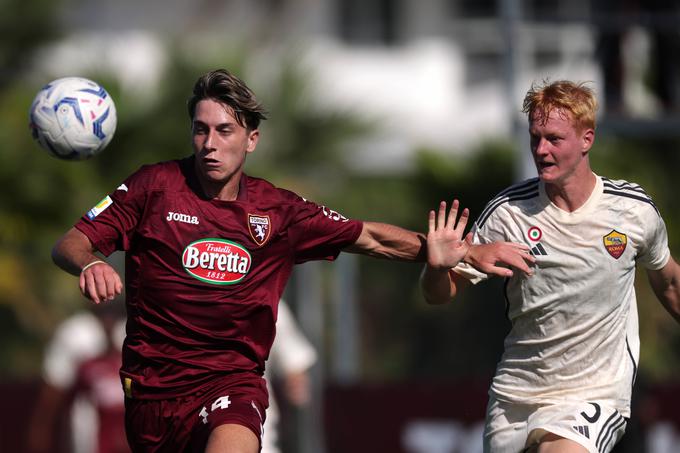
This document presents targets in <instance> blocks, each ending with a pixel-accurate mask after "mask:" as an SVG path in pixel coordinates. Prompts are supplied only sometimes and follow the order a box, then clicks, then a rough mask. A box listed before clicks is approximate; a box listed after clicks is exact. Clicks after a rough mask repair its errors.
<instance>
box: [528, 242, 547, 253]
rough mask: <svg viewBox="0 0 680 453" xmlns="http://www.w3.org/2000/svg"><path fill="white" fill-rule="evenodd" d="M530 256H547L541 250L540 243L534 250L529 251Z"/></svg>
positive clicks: (542, 249) (543, 250) (541, 245)
mask: <svg viewBox="0 0 680 453" xmlns="http://www.w3.org/2000/svg"><path fill="white" fill-rule="evenodd" d="M531 254H532V255H534V256H548V252H546V251H545V249H544V248H543V244H541V243H540V242H539V243H538V244H536V246H535V247H534V248H532V249H531Z"/></svg>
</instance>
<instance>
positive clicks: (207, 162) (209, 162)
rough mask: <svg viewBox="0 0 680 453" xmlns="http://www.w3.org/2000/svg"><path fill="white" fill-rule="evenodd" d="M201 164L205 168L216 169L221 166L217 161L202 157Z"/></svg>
mask: <svg viewBox="0 0 680 453" xmlns="http://www.w3.org/2000/svg"><path fill="white" fill-rule="evenodd" d="M201 162H202V163H203V166H204V167H206V168H218V167H220V166H221V165H222V162H220V161H219V160H217V159H211V158H210V157H204V158H203V159H201Z"/></svg>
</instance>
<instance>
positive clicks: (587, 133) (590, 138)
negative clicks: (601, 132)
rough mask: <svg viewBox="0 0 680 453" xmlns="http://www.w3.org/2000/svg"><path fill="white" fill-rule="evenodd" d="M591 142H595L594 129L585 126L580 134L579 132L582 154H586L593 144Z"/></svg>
mask: <svg viewBox="0 0 680 453" xmlns="http://www.w3.org/2000/svg"><path fill="white" fill-rule="evenodd" d="M593 142H595V130H594V129H592V128H587V129H585V130H584V131H583V132H582V134H581V144H582V145H581V146H582V150H583V154H587V153H588V151H589V150H590V148H591V147H592V146H593Z"/></svg>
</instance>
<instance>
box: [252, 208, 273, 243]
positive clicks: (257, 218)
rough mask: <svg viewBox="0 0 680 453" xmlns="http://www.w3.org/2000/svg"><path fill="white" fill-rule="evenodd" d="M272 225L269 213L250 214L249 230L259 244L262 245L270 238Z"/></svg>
mask: <svg viewBox="0 0 680 453" xmlns="http://www.w3.org/2000/svg"><path fill="white" fill-rule="evenodd" d="M271 230H272V227H271V223H270V222H269V216H268V215H255V214H248V231H250V236H251V237H252V238H253V241H255V243H256V244H257V245H262V244H264V243H265V242H267V239H269V233H270V232H271Z"/></svg>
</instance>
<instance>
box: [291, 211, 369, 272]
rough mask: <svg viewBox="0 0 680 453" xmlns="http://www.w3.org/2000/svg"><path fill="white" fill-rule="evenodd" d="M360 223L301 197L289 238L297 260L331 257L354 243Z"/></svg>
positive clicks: (333, 257) (359, 232) (360, 226)
mask: <svg viewBox="0 0 680 453" xmlns="http://www.w3.org/2000/svg"><path fill="white" fill-rule="evenodd" d="M362 228H363V222H361V221H359V220H351V219H348V218H347V217H345V216H343V215H342V214H340V213H338V212H337V211H334V210H332V209H329V208H327V207H326V206H321V205H317V204H315V203H313V202H310V201H307V200H305V199H303V198H298V200H296V201H295V215H294V219H293V222H292V224H291V226H290V228H289V231H288V233H289V238H290V242H291V246H292V248H293V250H294V254H295V262H296V263H304V262H306V261H310V260H334V259H335V258H337V256H338V255H339V254H340V251H341V250H342V249H343V248H345V247H347V246H349V245H352V244H354V243H355V242H356V240H357V238H358V237H359V235H360V234H361V229H362Z"/></svg>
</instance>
